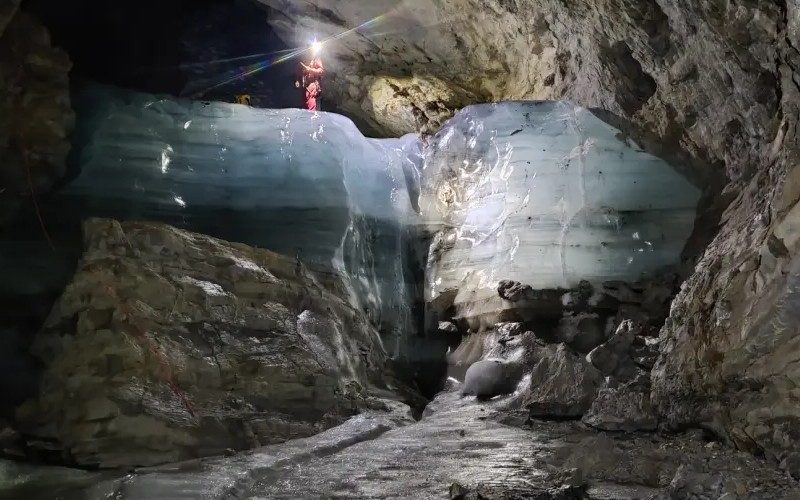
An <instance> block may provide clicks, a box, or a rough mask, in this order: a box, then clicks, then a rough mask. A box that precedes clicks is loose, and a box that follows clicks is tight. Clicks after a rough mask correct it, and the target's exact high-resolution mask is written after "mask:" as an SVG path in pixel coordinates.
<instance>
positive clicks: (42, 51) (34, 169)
mask: <svg viewBox="0 0 800 500" xmlns="http://www.w3.org/2000/svg"><path fill="white" fill-rule="evenodd" d="M19 3H20V2H19V0H12V1H10V2H4V5H3V6H2V7H0V158H2V160H0V224H2V223H3V222H4V221H5V220H7V219H8V218H9V217H10V216H12V215H13V214H14V212H15V211H16V209H17V208H18V207H19V205H20V203H21V202H22V200H24V199H29V198H30V197H31V195H32V194H33V195H36V194H41V193H43V192H46V191H48V190H49V189H50V188H51V187H52V186H53V184H54V183H55V182H56V181H57V180H58V179H60V178H61V177H62V176H63V175H64V171H65V168H66V167H65V161H66V157H67V153H68V152H69V148H70V144H69V139H68V136H69V133H70V131H71V130H72V126H73V122H74V113H73V112H72V108H71V107H70V96H69V77H68V73H69V71H70V68H71V63H70V60H69V57H67V54H66V53H65V52H64V51H62V50H61V49H58V48H55V47H53V46H52V44H51V42H50V35H49V33H48V32H47V30H46V29H45V27H44V26H42V25H41V23H39V21H37V20H36V19H34V18H33V17H32V16H30V15H28V14H27V13H25V12H20V11H19V10H18V7H19Z"/></svg>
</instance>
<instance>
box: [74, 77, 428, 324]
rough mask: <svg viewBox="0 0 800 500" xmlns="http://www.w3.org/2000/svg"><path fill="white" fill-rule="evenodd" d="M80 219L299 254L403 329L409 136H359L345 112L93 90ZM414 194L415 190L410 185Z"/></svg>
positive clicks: (86, 98) (79, 181)
mask: <svg viewBox="0 0 800 500" xmlns="http://www.w3.org/2000/svg"><path fill="white" fill-rule="evenodd" d="M78 106H79V110H80V112H81V113H80V114H81V124H82V134H83V136H84V139H83V142H85V144H83V146H82V148H81V149H80V159H79V164H80V174H79V176H78V177H77V178H76V179H75V180H74V181H72V182H71V183H70V184H69V185H68V186H67V187H66V189H65V190H64V192H63V193H62V195H61V196H62V198H63V199H67V200H69V201H70V202H71V205H72V206H74V207H76V210H77V211H78V212H80V213H82V214H84V215H99V216H111V217H117V218H123V219H142V218H144V219H156V220H160V221H165V222H168V223H171V224H174V225H177V226H181V227H188V228H190V229H192V230H195V231H199V232H203V233H207V234H210V235H213V236H217V237H221V238H224V239H227V240H230V241H238V242H244V243H248V244H251V245H258V246H261V247H266V248H269V249H272V250H275V251H278V252H281V253H284V254H288V255H292V256H295V255H296V256H297V257H299V258H300V260H302V261H303V262H304V263H305V264H307V265H310V266H311V267H313V268H315V269H317V270H323V271H325V270H328V271H333V272H339V273H341V274H343V275H346V276H347V277H348V279H347V280H345V282H346V283H348V284H350V285H351V289H350V290H349V292H350V293H351V294H352V297H353V299H354V305H358V306H359V307H364V308H366V309H368V310H369V313H370V314H371V315H373V318H374V320H375V321H376V322H378V323H380V324H381V325H382V326H384V328H385V329H386V333H391V332H392V330H396V332H395V333H397V334H398V335H399V334H400V333H401V332H402V331H404V330H406V329H408V328H410V326H409V325H408V324H406V320H407V318H408V317H409V314H408V307H409V304H410V303H411V301H412V299H411V298H410V297H408V296H407V295H406V293H407V287H406V286H405V283H406V282H407V281H408V280H407V279H406V263H407V262H406V260H407V255H406V253H405V247H404V245H405V242H406V239H405V235H406V231H407V230H406V225H407V224H408V222H409V221H410V220H411V218H412V217H414V216H415V215H416V213H415V212H414V210H413V209H412V205H411V198H410V196H409V189H408V183H409V182H411V183H414V182H416V172H417V167H418V165H415V164H414V162H415V161H416V162H417V163H420V162H421V155H420V153H419V145H418V142H417V139H416V138H415V137H413V136H406V137H403V138H400V139H386V140H374V139H366V138H365V137H364V136H363V135H361V133H360V132H359V131H358V129H357V128H356V127H355V126H354V125H353V123H352V122H351V121H350V120H348V119H347V118H344V117H342V116H339V115H335V114H329V113H310V112H308V111H305V110H298V109H286V110H266V109H254V108H249V107H246V106H241V105H235V104H226V103H207V102H192V101H188V100H177V99H172V98H164V97H155V96H152V95H147V94H141V93H133V92H124V91H120V90H113V89H109V88H104V87H97V86H92V87H89V88H87V89H85V90H84V91H83V92H81V95H80V98H79V100H78ZM415 190H416V189H415V188H412V191H415Z"/></svg>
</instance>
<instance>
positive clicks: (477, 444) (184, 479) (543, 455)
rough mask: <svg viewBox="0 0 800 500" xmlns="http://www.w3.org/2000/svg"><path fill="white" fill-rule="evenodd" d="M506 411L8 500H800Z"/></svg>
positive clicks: (398, 410)
mask: <svg viewBox="0 0 800 500" xmlns="http://www.w3.org/2000/svg"><path fill="white" fill-rule="evenodd" d="M501 404H502V401H494V402H491V403H478V402H476V401H475V400H474V399H471V398H463V399H462V398H460V397H459V396H458V395H457V394H456V393H452V392H451V393H444V394H441V395H439V396H438V397H437V398H436V400H434V402H433V403H431V405H430V406H429V408H428V410H427V411H426V415H425V416H424V417H423V418H422V420H420V421H418V422H413V421H412V420H411V419H410V418H409V416H408V413H407V409H406V408H404V407H403V406H402V405H399V404H398V405H395V406H394V407H393V408H392V409H391V411H388V412H380V413H373V414H365V415H360V416H357V417H354V418H353V419H351V420H349V421H348V422H346V423H345V424H343V425H341V426H339V427H336V428H333V429H330V430H328V431H326V432H323V433H321V434H319V435H317V436H313V437H310V438H306V439H299V440H294V441H289V442H286V443H283V444H279V445H274V446H269V447H265V448H262V449H259V450H255V451H253V452H249V453H241V454H238V455H236V456H232V457H220V458H211V459H204V460H197V461H192V462H186V463H182V464H173V465H168V466H162V467H157V468H149V469H141V470H137V471H135V472H133V473H131V474H128V475H126V476H124V477H119V476H117V477H109V476H107V475H103V474H100V473H86V472H80V471H69V469H56V468H51V469H47V468H39V469H38V472H36V474H29V475H28V476H27V477H28V480H27V481H24V480H20V479H19V478H18V480H17V484H16V489H12V488H10V487H9V477H8V476H9V474H8V472H9V470H6V471H5V472H6V474H5V475H6V477H5V478H4V481H3V482H4V483H5V484H3V486H2V493H0V494H4V497H7V498H23V496H19V495H21V494H24V497H25V498H69V499H71V498H90V499H94V498H98V499H99V498H113V499H152V498H161V499H182V498H186V499H188V498H193V499H195V498H200V499H222V498H250V499H255V498H415V499H424V498H449V497H451V493H450V492H451V489H452V490H457V489H459V488H464V489H466V490H468V491H473V492H478V493H480V494H481V495H482V496H483V498H595V499H610V498H615V499H618V498H630V499H633V498H670V495H672V496H671V498H688V497H692V495H694V496H695V497H697V498H721V497H722V498H726V499H733V498H753V499H755V498H775V499H777V498H799V497H800V489H798V485H797V483H795V482H793V481H792V480H791V479H789V478H788V477H787V476H785V475H784V474H783V473H782V472H780V471H778V470H777V469H775V468H773V467H772V466H770V465H769V464H766V463H764V462H761V461H759V460H758V459H755V458H753V457H752V456H750V455H747V454H745V453H740V452H736V451H733V450H729V449H727V448H724V447H723V446H722V445H720V444H718V443H715V442H709V443H706V442H704V441H703V440H702V439H700V438H699V436H697V435H691V434H690V435H682V436H672V437H663V436H659V435H636V436H632V435H621V434H616V435H614V434H601V433H596V432H593V431H590V430H588V429H586V428H584V427H582V426H581V425H580V424H578V423H576V422H534V423H532V424H529V425H527V426H525V427H519V426H515V425H510V424H511V423H512V422H511V421H510V420H509V419H513V415H509V414H507V413H503V412H501V411H499V410H498V408H499V406H500V405H501ZM501 421H505V422H507V423H508V424H509V425H506V424H503V423H500V422H501ZM37 486H38V488H37ZM725 494H729V495H730V496H727V497H723V495H725ZM576 495H577V496H576Z"/></svg>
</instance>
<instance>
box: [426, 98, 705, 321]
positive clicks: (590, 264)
mask: <svg viewBox="0 0 800 500" xmlns="http://www.w3.org/2000/svg"><path fill="white" fill-rule="evenodd" d="M426 151H427V153H426V157H425V168H424V174H423V188H422V197H421V201H420V204H421V207H422V211H423V214H424V217H425V220H426V222H427V223H428V224H430V225H432V226H433V227H434V228H435V230H437V231H438V232H437V233H436V236H435V238H434V242H433V245H432V249H431V255H430V260H429V264H428V269H427V271H426V298H427V300H429V301H435V300H438V299H439V298H440V297H443V296H446V295H449V297H450V298H448V299H447V300H448V301H451V300H452V301H453V302H454V303H455V304H456V305H457V306H459V307H458V308H459V312H460V314H462V315H464V316H470V315H475V314H480V313H482V312H485V311H486V310H488V309H491V308H492V307H500V306H498V305H497V304H494V305H490V303H491V302H492V301H495V302H496V301H498V300H499V298H498V297H497V291H496V289H497V282H498V281H499V280H503V279H513V280H517V281H521V282H523V283H525V284H529V285H531V286H533V287H534V288H535V289H552V288H571V287H574V286H575V285H577V283H578V282H579V281H580V280H588V281H590V282H592V283H595V284H598V283H601V282H603V281H606V280H624V281H635V280H638V279H639V278H641V277H646V276H648V275H649V274H652V273H654V272H657V271H658V270H659V269H662V268H663V267H665V266H667V265H670V264H675V263H677V262H678V261H679V257H680V253H681V251H682V249H683V246H684V244H685V242H686V240H687V238H688V237H689V234H690V232H691V231H692V227H693V223H694V218H695V208H696V205H697V202H698V199H699V196H700V192H699V190H698V189H697V188H695V187H694V186H693V185H692V184H690V183H689V182H688V181H687V180H686V179H685V178H684V177H683V176H681V175H680V174H678V173H677V172H676V171H675V170H674V169H673V168H672V167H671V166H670V165H668V164H667V163H666V162H664V161H663V160H661V159H659V158H656V157H654V156H652V155H650V154H648V153H647V152H645V151H643V150H642V149H640V148H639V147H637V146H636V145H635V144H633V143H631V142H629V141H625V140H622V139H620V134H619V131H618V130H617V129H615V128H613V127H611V126H610V125H608V124H606V123H605V122H603V121H601V120H600V119H598V118H597V117H596V116H595V115H593V114H592V113H591V112H590V111H588V110H586V109H584V108H580V107H577V106H573V105H571V104H568V103H561V102H506V103H499V104H489V105H479V106H470V107H468V108H465V109H464V110H462V111H460V112H459V113H457V114H456V116H455V117H454V118H453V119H451V120H450V121H448V122H447V123H446V124H445V126H444V127H443V128H442V130H441V131H439V132H438V133H437V134H436V135H435V136H434V137H433V138H432V139H431V141H430V145H429V147H428V148H427V149H426Z"/></svg>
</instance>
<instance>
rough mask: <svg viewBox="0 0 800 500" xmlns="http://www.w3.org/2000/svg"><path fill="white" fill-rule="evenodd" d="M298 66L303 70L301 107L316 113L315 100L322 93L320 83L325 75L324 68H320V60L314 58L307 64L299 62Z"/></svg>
mask: <svg viewBox="0 0 800 500" xmlns="http://www.w3.org/2000/svg"><path fill="white" fill-rule="evenodd" d="M300 66H301V67H302V70H303V89H304V90H305V95H304V97H303V107H304V108H306V109H308V110H310V111H317V100H318V98H319V95H320V94H321V93H322V86H321V85H320V81H321V80H322V75H323V74H324V73H325V68H323V67H322V59H320V58H319V57H315V58H314V59H312V60H311V62H310V63H308V64H305V63H302V62H301V63H300Z"/></svg>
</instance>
